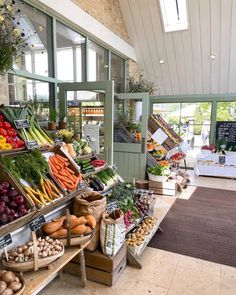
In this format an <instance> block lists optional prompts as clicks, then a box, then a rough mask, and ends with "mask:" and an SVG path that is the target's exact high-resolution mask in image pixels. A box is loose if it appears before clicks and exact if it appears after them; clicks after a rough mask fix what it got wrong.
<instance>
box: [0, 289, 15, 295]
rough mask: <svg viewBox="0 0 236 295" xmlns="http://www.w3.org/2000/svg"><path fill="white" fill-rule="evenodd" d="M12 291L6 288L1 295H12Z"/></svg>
mask: <svg viewBox="0 0 236 295" xmlns="http://www.w3.org/2000/svg"><path fill="white" fill-rule="evenodd" d="M12 294H13V291H12V289H9V288H7V289H6V290H5V291H4V292H3V293H2V294H1V295H12Z"/></svg>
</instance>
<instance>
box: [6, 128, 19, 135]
mask: <svg viewBox="0 0 236 295" xmlns="http://www.w3.org/2000/svg"><path fill="white" fill-rule="evenodd" d="M7 135H8V136H11V137H16V136H17V132H16V130H15V129H13V128H10V129H8V130H7Z"/></svg>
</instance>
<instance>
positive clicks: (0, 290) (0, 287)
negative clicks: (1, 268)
mask: <svg viewBox="0 0 236 295" xmlns="http://www.w3.org/2000/svg"><path fill="white" fill-rule="evenodd" d="M6 288H7V283H5V282H4V281H0V294H2V293H3V292H4V291H5V290H6Z"/></svg>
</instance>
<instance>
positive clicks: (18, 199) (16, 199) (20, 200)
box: [14, 195, 25, 205]
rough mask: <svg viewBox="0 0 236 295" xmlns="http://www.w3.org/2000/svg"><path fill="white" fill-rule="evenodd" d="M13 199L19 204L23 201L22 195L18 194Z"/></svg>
mask: <svg viewBox="0 0 236 295" xmlns="http://www.w3.org/2000/svg"><path fill="white" fill-rule="evenodd" d="M14 201H15V202H16V204H17V205H21V204H24V203H25V199H24V197H23V196H21V195H18V196H16V197H15V198H14Z"/></svg>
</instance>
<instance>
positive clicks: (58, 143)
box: [55, 138, 63, 145]
mask: <svg viewBox="0 0 236 295" xmlns="http://www.w3.org/2000/svg"><path fill="white" fill-rule="evenodd" d="M62 143H63V139H62V138H56V139H55V144H56V145H62Z"/></svg>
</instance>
